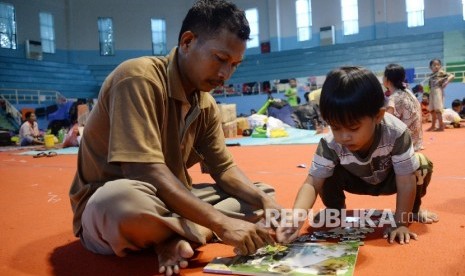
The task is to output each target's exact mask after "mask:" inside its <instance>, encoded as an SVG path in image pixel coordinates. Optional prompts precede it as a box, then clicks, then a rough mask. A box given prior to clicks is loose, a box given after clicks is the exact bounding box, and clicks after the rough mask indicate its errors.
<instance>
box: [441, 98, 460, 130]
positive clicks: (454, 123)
mask: <svg viewBox="0 0 465 276" xmlns="http://www.w3.org/2000/svg"><path fill="white" fill-rule="evenodd" d="M461 110H462V102H461V101H460V100H459V99H455V100H454V101H452V108H446V109H444V113H443V116H442V117H443V118H444V124H445V126H446V128H459V127H460V126H461V125H460V123H461V122H463V121H465V119H462V118H460V114H459V112H460V111H461Z"/></svg>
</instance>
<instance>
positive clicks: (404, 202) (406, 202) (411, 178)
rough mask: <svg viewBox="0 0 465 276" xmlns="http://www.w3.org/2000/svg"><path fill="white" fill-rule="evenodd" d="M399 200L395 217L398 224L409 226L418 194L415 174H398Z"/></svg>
mask: <svg viewBox="0 0 465 276" xmlns="http://www.w3.org/2000/svg"><path fill="white" fill-rule="evenodd" d="M396 186H397V202H396V214H395V216H394V219H395V220H396V224H397V226H399V224H400V226H407V225H408V217H409V214H411V213H412V208H413V203H414V201H415V194H416V178H415V174H413V173H412V174H408V175H396Z"/></svg>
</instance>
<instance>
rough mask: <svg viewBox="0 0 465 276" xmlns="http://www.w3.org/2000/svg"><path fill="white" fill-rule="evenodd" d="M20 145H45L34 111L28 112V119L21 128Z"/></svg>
mask: <svg viewBox="0 0 465 276" xmlns="http://www.w3.org/2000/svg"><path fill="white" fill-rule="evenodd" d="M19 143H20V146H28V145H43V144H44V140H43V136H42V135H41V134H40V132H39V126H38V124H37V118H36V114H35V113H32V112H27V113H26V121H25V122H24V123H23V124H22V125H21V128H20V129H19Z"/></svg>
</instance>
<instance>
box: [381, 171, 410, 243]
mask: <svg viewBox="0 0 465 276" xmlns="http://www.w3.org/2000/svg"><path fill="white" fill-rule="evenodd" d="M396 187H397V202H396V214H395V215H394V219H395V223H396V227H395V228H389V229H388V232H387V233H385V235H384V237H385V238H388V241H389V243H393V242H394V240H395V239H396V238H397V239H398V240H399V243H400V244H404V243H409V242H410V238H413V239H415V240H416V239H417V234H415V233H413V232H410V230H409V229H408V218H409V215H410V214H412V208H413V203H414V201H415V194H416V178H415V175H414V174H413V173H412V174H408V175H396Z"/></svg>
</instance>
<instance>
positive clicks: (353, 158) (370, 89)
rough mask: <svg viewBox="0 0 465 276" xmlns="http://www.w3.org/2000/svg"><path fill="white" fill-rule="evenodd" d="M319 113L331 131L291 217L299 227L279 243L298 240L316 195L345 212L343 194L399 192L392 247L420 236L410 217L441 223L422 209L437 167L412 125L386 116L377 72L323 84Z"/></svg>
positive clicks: (341, 72) (279, 234)
mask: <svg viewBox="0 0 465 276" xmlns="http://www.w3.org/2000/svg"><path fill="white" fill-rule="evenodd" d="M367 103H370V104H367ZM320 109H321V115H322V117H323V119H324V120H325V121H326V122H327V123H328V125H329V126H330V127H331V133H329V134H328V135H327V136H326V137H324V138H322V139H321V140H320V143H319V145H318V148H317V150H316V152H315V155H314V157H313V162H312V166H311V169H310V172H309V175H308V176H307V178H306V180H305V181H304V183H303V185H302V187H301V188H300V190H299V192H298V194H297V198H296V200H295V202H294V212H293V214H292V216H294V217H292V216H291V217H288V219H292V220H293V219H296V221H299V222H300V223H299V225H298V226H295V225H294V226H293V227H286V225H281V226H279V227H278V228H277V229H276V238H277V240H278V242H284V243H287V242H290V241H292V240H293V239H295V238H296V237H297V236H298V234H299V229H300V228H301V227H302V225H303V224H304V221H303V220H302V219H301V217H297V216H298V215H297V214H302V212H301V211H302V210H304V212H307V211H308V209H309V208H312V207H313V205H314V203H315V200H316V198H317V195H320V196H321V199H322V201H323V203H324V204H325V206H326V207H327V208H329V209H336V210H342V209H345V208H346V203H345V195H344V191H347V192H350V193H354V194H365V195H372V196H378V195H391V194H397V203H396V210H395V215H394V219H395V225H396V226H395V227H389V228H387V229H386V230H387V231H386V232H385V238H388V241H389V242H391V243H392V242H394V240H395V239H398V241H399V243H400V244H404V243H409V241H410V238H413V239H416V238H417V235H416V234H415V233H413V232H411V231H410V230H409V228H408V225H409V222H410V220H409V219H406V218H407V217H410V218H413V219H415V220H417V221H420V222H423V223H432V222H437V221H438V216H437V215H436V214H434V213H432V212H428V211H426V210H421V209H420V206H421V198H422V197H423V196H424V195H425V194H426V188H427V186H428V184H429V182H430V180H431V174H432V163H431V162H430V161H429V160H428V159H427V158H426V157H425V156H424V155H423V154H421V153H415V152H414V150H413V145H412V142H411V138H410V132H409V130H408V129H407V126H406V125H405V124H404V123H402V122H401V121H400V120H399V119H397V118H396V117H394V116H393V115H391V114H390V113H385V108H384V94H383V89H382V87H381V85H380V83H379V80H378V79H377V77H376V76H375V75H374V74H373V73H372V72H370V71H368V70H367V69H364V68H361V67H341V68H339V69H336V70H333V71H331V72H330V73H329V74H328V75H327V77H326V80H325V82H324V84H323V90H322V93H321V99H320ZM286 221H287V220H286Z"/></svg>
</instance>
